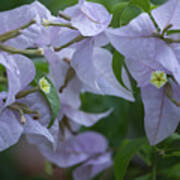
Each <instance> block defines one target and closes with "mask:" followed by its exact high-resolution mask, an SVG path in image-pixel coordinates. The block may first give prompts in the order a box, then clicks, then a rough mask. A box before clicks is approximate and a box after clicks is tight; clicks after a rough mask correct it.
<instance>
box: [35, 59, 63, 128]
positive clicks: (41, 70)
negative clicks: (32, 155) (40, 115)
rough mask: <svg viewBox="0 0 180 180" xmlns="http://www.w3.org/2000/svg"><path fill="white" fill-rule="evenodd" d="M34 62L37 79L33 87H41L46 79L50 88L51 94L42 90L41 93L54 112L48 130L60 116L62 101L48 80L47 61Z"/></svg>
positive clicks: (36, 60)
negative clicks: (41, 83) (42, 80)
mask: <svg viewBox="0 0 180 180" xmlns="http://www.w3.org/2000/svg"><path fill="white" fill-rule="evenodd" d="M33 62H34V64H35V67H36V77H35V79H34V81H33V82H32V85H33V86H39V82H40V80H41V79H42V78H45V80H46V81H47V82H48V84H49V86H50V92H48V93H45V92H44V91H43V90H42V89H41V93H42V94H43V95H44V97H45V99H46V100H47V102H48V104H49V107H50V110H51V112H52V114H51V121H50V123H49V125H48V128H50V127H51V126H52V125H53V123H54V120H55V119H56V117H57V116H58V114H59V110H60V101H59V96H58V92H57V90H56V88H55V86H54V84H53V83H52V82H51V80H50V79H49V78H47V76H46V75H47V74H48V73H49V68H48V63H47V61H45V60H44V59H34V60H33Z"/></svg>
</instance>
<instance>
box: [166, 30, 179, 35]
mask: <svg viewBox="0 0 180 180" xmlns="http://www.w3.org/2000/svg"><path fill="white" fill-rule="evenodd" d="M179 33H180V29H172V30H169V31H167V35H171V34H179Z"/></svg>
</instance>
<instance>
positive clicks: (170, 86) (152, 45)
mask: <svg viewBox="0 0 180 180" xmlns="http://www.w3.org/2000/svg"><path fill="white" fill-rule="evenodd" d="M178 7H179V1H176V0H172V1H168V2H167V3H166V4H164V5H163V6H161V7H159V8H157V9H155V10H153V11H152V15H153V17H154V19H155V21H156V22H157V23H158V25H159V27H160V30H161V32H160V33H161V34H162V33H163V31H164V30H166V28H167V27H168V26H169V27H170V28H171V29H176V28H178V27H179V25H178V21H177V20H176V19H177V17H178V14H179V10H178ZM107 35H108V37H109V39H110V41H111V43H112V45H113V46H114V47H115V48H116V49H117V50H118V51H119V52H120V53H122V54H123V55H124V56H125V57H126V64H127V66H128V69H129V71H130V73H131V74H132V76H133V77H134V78H135V80H136V81H137V82H138V86H139V87H141V92H142V100H143V103H144V106H145V130H146V134H147V136H148V139H149V141H150V143H151V144H157V143H159V142H161V141H162V140H164V139H165V138H166V137H168V136H169V135H170V134H172V133H173V132H174V131H175V130H176V128H177V126H178V124H179V113H180V109H179V107H177V102H179V97H180V96H179V93H178V91H179V89H180V86H179V85H178V84H179V82H180V78H179V77H180V66H179V60H180V59H179V58H180V56H179V52H180V51H179V47H180V46H179V44H178V43H175V42H173V41H175V40H176V38H177V37H178V36H168V35H167V34H166V33H163V34H162V35H163V36H164V37H163V38H162V37H161V38H160V36H159V35H158V32H157V30H156V28H155V26H154V24H153V22H152V21H151V19H150V18H149V17H148V15H147V14H145V13H143V14H142V15H140V16H139V17H137V18H135V19H134V20H132V21H131V22H130V24H129V25H127V26H124V27H122V28H119V29H109V30H108V31H107ZM171 38H175V39H171ZM167 39H171V40H172V41H171V42H170V41H167ZM169 76H170V78H169ZM171 76H174V78H175V81H176V82H178V84H177V83H175V82H173V81H174V80H172V79H173V78H171Z"/></svg>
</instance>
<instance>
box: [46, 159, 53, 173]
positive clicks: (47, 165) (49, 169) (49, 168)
mask: <svg viewBox="0 0 180 180" xmlns="http://www.w3.org/2000/svg"><path fill="white" fill-rule="evenodd" d="M45 172H46V174H47V175H48V176H52V175H53V167H52V164H51V163H50V162H49V161H46V162H45Z"/></svg>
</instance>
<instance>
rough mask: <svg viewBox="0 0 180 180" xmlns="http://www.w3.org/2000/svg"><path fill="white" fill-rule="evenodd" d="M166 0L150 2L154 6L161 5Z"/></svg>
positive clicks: (152, 0)
mask: <svg viewBox="0 0 180 180" xmlns="http://www.w3.org/2000/svg"><path fill="white" fill-rule="evenodd" d="M166 1H167V0H151V2H152V3H153V4H155V5H161V4H163V3H165V2H166Z"/></svg>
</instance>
